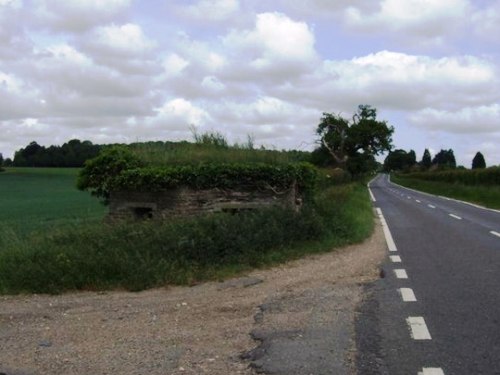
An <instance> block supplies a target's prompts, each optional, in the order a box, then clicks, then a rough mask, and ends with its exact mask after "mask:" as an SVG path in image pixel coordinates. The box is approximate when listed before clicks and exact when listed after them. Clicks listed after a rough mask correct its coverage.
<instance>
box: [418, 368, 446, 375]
mask: <svg viewBox="0 0 500 375" xmlns="http://www.w3.org/2000/svg"><path fill="white" fill-rule="evenodd" d="M418 375H444V371H443V370H442V369H441V368H440V367H424V368H423V369H422V372H419V373H418Z"/></svg>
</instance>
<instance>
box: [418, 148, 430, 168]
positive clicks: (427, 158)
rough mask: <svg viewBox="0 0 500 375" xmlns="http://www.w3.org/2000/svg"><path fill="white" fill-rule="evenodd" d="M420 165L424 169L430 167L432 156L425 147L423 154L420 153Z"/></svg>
mask: <svg viewBox="0 0 500 375" xmlns="http://www.w3.org/2000/svg"><path fill="white" fill-rule="evenodd" d="M420 165H421V166H422V167H423V168H425V169H429V168H430V167H431V165H432V158H431V153H430V152H429V150H428V149H425V151H424V154H423V155H422V160H421V161H420Z"/></svg>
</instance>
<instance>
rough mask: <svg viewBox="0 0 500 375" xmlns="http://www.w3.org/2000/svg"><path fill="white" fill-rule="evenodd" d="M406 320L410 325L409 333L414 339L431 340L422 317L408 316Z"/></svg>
mask: <svg viewBox="0 0 500 375" xmlns="http://www.w3.org/2000/svg"><path fill="white" fill-rule="evenodd" d="M406 322H407V323H408V326H409V327H410V334H411V337H412V338H413V339H414V340H432V337H431V334H430V333H429V330H428V329H427V325H426V324H425V320H424V318H423V317H421V316H410V317H409V318H407V319H406Z"/></svg>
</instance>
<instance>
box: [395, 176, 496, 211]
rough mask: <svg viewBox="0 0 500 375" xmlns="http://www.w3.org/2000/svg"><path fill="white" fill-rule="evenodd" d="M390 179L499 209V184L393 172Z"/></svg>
mask: <svg viewBox="0 0 500 375" xmlns="http://www.w3.org/2000/svg"><path fill="white" fill-rule="evenodd" d="M391 180H392V181H393V182H395V183H397V184H400V185H402V186H406V187H409V188H412V189H416V190H420V191H424V192H426V193H430V194H435V195H442V196H445V197H449V198H454V199H459V200H463V201H466V202H471V203H476V204H479V205H481V206H484V207H488V208H494V209H500V186H499V185H488V186H486V185H475V186H471V185H464V184H460V183H447V182H437V181H426V180H420V179H415V178H408V177H405V176H404V175H394V174H392V175H391Z"/></svg>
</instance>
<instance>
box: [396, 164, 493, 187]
mask: <svg viewBox="0 0 500 375" xmlns="http://www.w3.org/2000/svg"><path fill="white" fill-rule="evenodd" d="M402 177H405V178H412V179H419V180H425V181H436V182H447V183H452V184H463V185H469V186H476V185H489V186H493V185H500V167H490V168H485V169H466V170H463V169H460V170H459V169H455V170H445V171H431V172H416V173H407V174H404V175H402Z"/></svg>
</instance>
